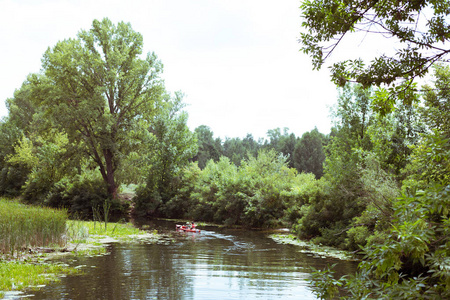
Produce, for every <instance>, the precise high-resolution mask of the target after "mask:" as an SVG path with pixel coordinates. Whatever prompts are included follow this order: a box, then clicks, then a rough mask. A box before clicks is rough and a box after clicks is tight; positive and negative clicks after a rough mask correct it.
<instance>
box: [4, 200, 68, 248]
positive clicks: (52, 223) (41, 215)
mask: <svg viewBox="0 0 450 300" xmlns="http://www.w3.org/2000/svg"><path fill="white" fill-rule="evenodd" d="M66 221H67V212H66V211H65V210H55V209H50V208H42V207H34V206H27V205H24V204H20V203H18V202H17V201H13V200H6V199H1V198H0V237H1V239H0V252H1V253H3V254H10V255H14V253H15V252H16V253H18V252H20V251H21V250H23V249H26V248H30V247H46V246H49V245H61V246H62V245H64V244H65V242H66V241H65V233H66Z"/></svg>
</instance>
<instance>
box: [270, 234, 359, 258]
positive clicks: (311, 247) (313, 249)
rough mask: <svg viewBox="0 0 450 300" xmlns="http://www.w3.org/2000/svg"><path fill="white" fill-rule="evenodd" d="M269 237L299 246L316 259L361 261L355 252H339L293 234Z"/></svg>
mask: <svg viewBox="0 0 450 300" xmlns="http://www.w3.org/2000/svg"><path fill="white" fill-rule="evenodd" d="M269 237H270V238H271V239H273V240H274V241H275V242H277V243H279V244H289V245H295V246H298V247H299V248H300V249H301V250H300V252H303V253H308V254H312V255H313V256H314V257H320V258H325V257H331V258H336V259H340V260H346V261H360V260H361V259H360V258H358V257H357V256H356V255H355V254H354V252H350V251H345V250H339V249H337V248H334V247H329V246H324V245H317V244H314V243H312V242H309V241H304V240H300V239H298V238H297V237H296V236H295V235H293V234H279V233H276V234H271V235H270V236H269Z"/></svg>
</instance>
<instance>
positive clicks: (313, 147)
mask: <svg viewBox="0 0 450 300" xmlns="http://www.w3.org/2000/svg"><path fill="white" fill-rule="evenodd" d="M326 144H327V137H326V136H325V135H324V134H322V133H320V132H319V131H318V130H317V128H314V129H313V130H311V131H310V132H305V133H304V134H303V135H302V137H301V138H300V139H299V140H298V142H297V143H296V144H295V149H294V153H293V159H292V160H293V162H294V167H295V168H296V169H297V170H298V171H299V172H304V173H313V174H314V175H315V176H316V178H320V177H322V175H323V163H324V161H325V151H324V146H325V145H326Z"/></svg>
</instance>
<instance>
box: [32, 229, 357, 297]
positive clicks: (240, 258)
mask: <svg viewBox="0 0 450 300" xmlns="http://www.w3.org/2000/svg"><path fill="white" fill-rule="evenodd" d="M158 226H162V227H160V229H159V231H161V230H163V229H164V228H170V230H171V231H172V228H175V226H174V225H173V223H170V222H169V223H167V222H165V223H163V224H162V225H161V224H158ZM173 238H174V239H175V242H174V243H171V244H169V245H122V244H114V245H111V253H110V255H107V256H103V257H95V258H81V259H79V261H78V262H77V263H79V264H84V265H86V268H85V275H82V276H69V277H66V278H63V280H62V281H61V282H60V283H58V284H52V285H50V286H48V287H46V288H44V289H42V290H41V291H39V292H36V293H35V296H34V297H33V299H280V298H283V299H315V298H314V296H313V295H312V293H311V291H310V289H309V287H308V284H307V281H305V279H306V278H307V277H308V272H309V266H311V265H312V266H314V267H316V268H320V267H323V266H325V265H327V264H331V263H335V262H336V261H333V260H330V259H319V258H314V257H312V256H309V255H307V254H304V253H300V252H299V251H298V248H297V247H296V246H292V245H279V244H276V243H275V242H273V241H272V240H271V239H269V238H267V237H266V235H265V234H263V233H260V232H248V231H239V230H223V231H218V230H217V229H214V230H212V229H208V230H203V231H202V232H201V233H200V234H193V233H175V232H173ZM339 267H340V272H342V273H351V272H354V270H355V267H356V264H354V263H347V262H341V263H340V266H339Z"/></svg>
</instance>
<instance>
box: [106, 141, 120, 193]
mask: <svg viewBox="0 0 450 300" xmlns="http://www.w3.org/2000/svg"><path fill="white" fill-rule="evenodd" d="M103 155H104V157H105V164H106V184H107V185H108V195H109V196H111V198H112V199H116V198H117V185H116V181H115V180H114V171H115V168H114V163H113V153H112V152H111V150H109V149H105V150H103Z"/></svg>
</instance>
